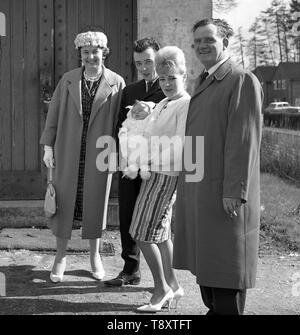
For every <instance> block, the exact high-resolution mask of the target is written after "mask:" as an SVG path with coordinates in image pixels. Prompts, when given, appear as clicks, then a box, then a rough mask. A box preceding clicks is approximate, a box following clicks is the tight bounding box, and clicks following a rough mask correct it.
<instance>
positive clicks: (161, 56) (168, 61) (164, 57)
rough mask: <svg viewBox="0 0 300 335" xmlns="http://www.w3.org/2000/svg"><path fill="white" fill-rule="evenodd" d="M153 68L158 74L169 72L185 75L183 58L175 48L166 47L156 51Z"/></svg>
mask: <svg viewBox="0 0 300 335" xmlns="http://www.w3.org/2000/svg"><path fill="white" fill-rule="evenodd" d="M155 67H156V72H157V73H158V74H167V73H169V72H170V71H172V70H173V71H178V72H179V73H180V74H185V73H186V64H185V56H184V53H183V51H182V50H181V49H179V48H178V47H176V46H166V47H163V48H161V49H159V50H158V52H157V54H156V56H155Z"/></svg>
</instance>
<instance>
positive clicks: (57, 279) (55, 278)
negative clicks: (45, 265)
mask: <svg viewBox="0 0 300 335" xmlns="http://www.w3.org/2000/svg"><path fill="white" fill-rule="evenodd" d="M63 277H64V274H62V275H60V276H59V275H55V274H54V273H52V272H51V273H50V281H52V283H55V284H56V283H60V282H62V281H63Z"/></svg>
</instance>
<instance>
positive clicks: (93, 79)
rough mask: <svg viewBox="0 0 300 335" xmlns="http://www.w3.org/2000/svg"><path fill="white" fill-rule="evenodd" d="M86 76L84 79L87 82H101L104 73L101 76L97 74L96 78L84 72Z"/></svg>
mask: <svg viewBox="0 0 300 335" xmlns="http://www.w3.org/2000/svg"><path fill="white" fill-rule="evenodd" d="M83 75H84V79H85V80H87V81H97V80H99V78H100V77H101V75H102V72H100V73H99V74H97V75H96V76H89V75H88V74H87V73H86V72H85V71H84V72H83Z"/></svg>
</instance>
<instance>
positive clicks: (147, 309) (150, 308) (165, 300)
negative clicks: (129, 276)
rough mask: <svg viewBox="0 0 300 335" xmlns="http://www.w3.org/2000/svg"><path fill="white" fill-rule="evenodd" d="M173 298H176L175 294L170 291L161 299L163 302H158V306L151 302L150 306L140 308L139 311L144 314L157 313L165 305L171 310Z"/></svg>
mask: <svg viewBox="0 0 300 335" xmlns="http://www.w3.org/2000/svg"><path fill="white" fill-rule="evenodd" d="M173 298H174V293H173V291H172V290H169V291H168V292H167V293H166V295H165V296H164V297H163V298H162V299H161V301H160V302H158V303H157V304H154V305H153V304H151V302H150V303H149V304H148V305H144V306H141V307H138V308H137V311H138V312H143V313H156V312H159V311H160V310H161V309H162V307H163V306H164V305H165V304H167V307H168V310H170V306H171V303H172V300H173Z"/></svg>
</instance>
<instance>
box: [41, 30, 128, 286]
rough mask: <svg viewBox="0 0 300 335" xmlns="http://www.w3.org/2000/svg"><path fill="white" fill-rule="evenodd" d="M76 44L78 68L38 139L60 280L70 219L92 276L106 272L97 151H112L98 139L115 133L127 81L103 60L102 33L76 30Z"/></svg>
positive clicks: (102, 171) (105, 175)
mask: <svg viewBox="0 0 300 335" xmlns="http://www.w3.org/2000/svg"><path fill="white" fill-rule="evenodd" d="M75 47H76V49H78V51H79V55H80V57H81V62H82V67H81V68H77V69H74V70H72V71H69V72H67V73H65V74H64V76H63V77H62V79H61V80H60V81H59V83H58V85H57V87H56V89H55V91H54V94H53V97H52V100H51V103H50V105H49V110H48V114H47V120H46V124H45V128H44V131H43V133H42V136H41V141H40V143H41V144H43V145H44V150H45V154H44V162H45V164H46V166H47V167H48V168H50V167H54V169H53V184H54V187H55V190H56V197H57V206H58V208H57V211H56V214H55V215H54V216H53V217H52V218H51V219H50V226H51V229H52V232H53V234H54V235H55V236H56V242H57V253H56V257H55V261H54V264H53V267H52V271H51V274H50V280H51V281H53V282H59V281H62V279H63V274H64V271H65V268H66V249H67V244H68V240H69V239H70V238H71V233H72V228H73V227H74V224H75V225H78V224H80V225H81V226H82V238H83V239H89V243H90V262H91V270H92V276H93V277H94V278H95V279H98V280H101V279H102V278H103V277H104V274H105V272H104V268H103V265H102V261H101V258H100V254H99V243H100V237H101V234H102V230H103V228H105V226H106V213H107V205H108V197H109V190H110V183H111V174H109V171H108V169H107V168H105V165H103V164H102V166H99V160H98V158H99V157H98V156H99V154H100V155H101V151H102V154H103V153H106V154H107V155H108V154H110V148H108V149H107V148H102V149H101V148H100V149H99V145H96V143H97V140H99V139H100V140H101V139H103V138H105V137H104V136H112V135H113V130H114V127H115V121H116V115H117V112H118V109H119V103H120V99H121V94H122V89H123V88H124V86H125V83H124V80H123V78H122V77H121V76H119V75H118V74H116V73H114V72H112V71H110V70H109V69H107V68H106V67H105V66H104V64H103V61H104V59H105V57H106V56H107V55H108V53H109V49H108V47H107V37H106V35H105V34H104V33H103V32H99V31H87V32H84V33H80V34H78V35H77V36H76V39H75ZM98 143H99V142H98ZM100 146H101V145H100ZM97 147H98V148H97ZM105 150H106V151H105ZM96 162H97V163H96ZM100 165H101V164H100Z"/></svg>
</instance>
